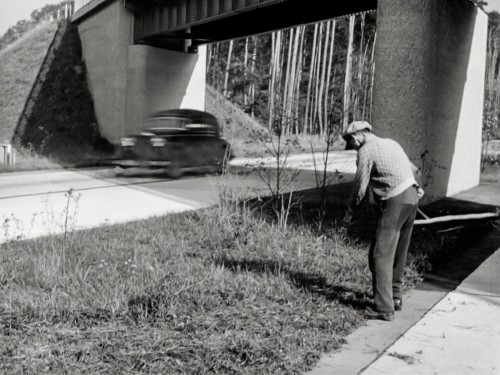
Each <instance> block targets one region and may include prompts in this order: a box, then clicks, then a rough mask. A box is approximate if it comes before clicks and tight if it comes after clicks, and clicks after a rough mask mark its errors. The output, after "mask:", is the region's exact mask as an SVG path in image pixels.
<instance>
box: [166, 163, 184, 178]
mask: <svg viewBox="0 0 500 375" xmlns="http://www.w3.org/2000/svg"><path fill="white" fill-rule="evenodd" d="M165 172H166V174H167V176H168V177H170V178H180V177H182V175H183V173H184V172H183V170H182V168H181V167H180V166H179V163H178V162H172V164H170V165H169V166H168V167H167V169H166V170H165Z"/></svg>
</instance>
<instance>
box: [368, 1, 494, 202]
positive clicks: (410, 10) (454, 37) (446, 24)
mask: <svg viewBox="0 0 500 375" xmlns="http://www.w3.org/2000/svg"><path fill="white" fill-rule="evenodd" d="M487 25H488V17H487V15H486V14H485V13H484V12H483V11H481V10H480V9H478V8H477V7H476V6H475V5H474V4H473V2H471V1H469V0H442V1H436V0H405V1H401V0H400V1H394V0H378V5H377V48H376V50H375V66H376V67H377V69H376V70H375V77H374V88H373V90H374V91H373V117H372V118H373V120H372V121H373V124H372V125H373V129H374V132H375V133H376V134H378V135H380V136H382V137H389V138H393V139H395V140H397V141H398V142H399V143H400V144H401V145H402V146H403V148H404V149H405V150H406V151H407V153H408V154H409V157H410V158H411V159H412V161H413V162H414V164H415V165H417V166H418V167H421V168H422V170H423V175H424V177H425V179H424V180H423V181H422V182H423V183H424V184H425V185H426V187H427V188H426V197H424V199H425V200H428V201H431V200H432V198H433V197H442V196H449V195H453V194H456V193H458V192H460V191H462V190H465V189H469V188H471V187H473V186H476V185H477V184H478V183H479V175H480V157H481V128H482V126H481V124H482V119H483V115H482V112H483V96H484V74H485V66H486V63H485V62H486V41H487V30H488V28H487ZM422 155H424V161H425V163H423V162H422V159H421V156H422Z"/></svg>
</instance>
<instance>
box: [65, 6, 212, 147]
mask: <svg viewBox="0 0 500 375" xmlns="http://www.w3.org/2000/svg"><path fill="white" fill-rule="evenodd" d="M72 20H73V22H75V23H76V24H77V26H78V31H79V34H80V39H81V43H82V54H83V58H84V60H85V62H86V67H87V76H88V83H89V86H90V91H91V92H92V97H93V99H94V106H95V112H96V118H97V119H98V121H99V124H98V126H99V130H100V131H101V134H102V135H103V136H104V137H106V138H107V139H108V140H109V141H111V142H113V143H117V142H118V141H119V140H120V138H121V137H123V136H124V135H127V134H130V133H136V132H138V131H140V130H141V128H142V127H143V126H144V120H145V119H146V117H147V116H148V115H149V114H150V113H151V112H154V111H157V110H160V109H171V108H193V109H200V110H204V109H205V69H206V68H205V67H206V47H205V46H199V47H198V49H197V52H195V53H186V52H178V51H171V50H166V49H159V48H154V47H151V46H147V45H142V44H134V43H133V38H134V37H133V35H134V13H133V12H132V11H131V10H129V9H127V8H126V7H125V6H123V4H122V2H121V1H107V0H95V1H92V2H88V4H86V5H84V6H83V7H81V8H80V9H78V10H77V12H76V13H75V14H74V15H73V18H72Z"/></svg>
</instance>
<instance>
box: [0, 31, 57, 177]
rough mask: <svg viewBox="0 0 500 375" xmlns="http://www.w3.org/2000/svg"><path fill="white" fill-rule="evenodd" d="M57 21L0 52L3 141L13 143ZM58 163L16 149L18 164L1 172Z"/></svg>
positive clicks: (3, 167)
mask: <svg viewBox="0 0 500 375" xmlns="http://www.w3.org/2000/svg"><path fill="white" fill-rule="evenodd" d="M56 28H57V24H55V23H49V24H45V25H43V26H41V27H38V28H36V29H34V30H32V31H30V32H29V33H28V34H26V35H25V36H23V37H22V38H21V39H19V40H17V41H16V42H14V43H13V44H12V45H11V46H9V47H8V48H5V49H3V50H1V51H0V88H1V90H2V95H0V118H1V126H0V142H1V143H10V142H11V140H12V137H13V135H14V132H15V129H16V127H17V124H18V121H19V117H20V116H21V113H22V111H23V108H24V104H25V103H26V100H27V98H28V95H29V93H30V90H31V88H32V86H33V83H34V82H35V79H36V76H37V74H38V71H39V70H40V66H41V64H42V61H43V59H44V57H45V55H46V53H47V49H48V47H49V45H50V42H51V41H52V38H53V36H54V33H55V30H56ZM58 167H59V165H58V164H57V163H54V162H51V161H50V160H49V159H47V158H44V157H39V156H36V155H34V154H30V153H29V152H19V151H16V165H13V166H6V165H0V172H11V171H23V170H36V169H49V168H58Z"/></svg>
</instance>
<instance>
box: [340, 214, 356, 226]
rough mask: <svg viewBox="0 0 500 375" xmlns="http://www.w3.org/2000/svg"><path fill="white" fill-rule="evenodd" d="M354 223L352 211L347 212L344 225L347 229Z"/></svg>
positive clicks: (343, 221) (343, 220)
mask: <svg viewBox="0 0 500 375" xmlns="http://www.w3.org/2000/svg"><path fill="white" fill-rule="evenodd" d="M353 223H354V215H353V214H352V212H351V211H349V210H347V212H346V213H345V216H344V218H343V219H342V224H343V225H344V226H345V227H350V226H351V225H352V224H353Z"/></svg>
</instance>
